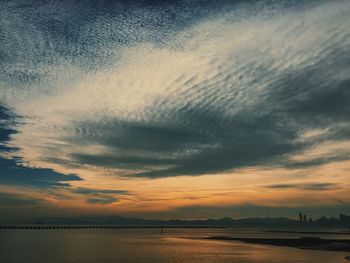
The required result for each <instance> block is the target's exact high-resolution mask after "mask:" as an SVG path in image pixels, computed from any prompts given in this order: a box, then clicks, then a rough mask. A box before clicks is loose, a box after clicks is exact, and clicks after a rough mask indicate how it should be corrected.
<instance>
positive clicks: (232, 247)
mask: <svg viewBox="0 0 350 263" xmlns="http://www.w3.org/2000/svg"><path fill="white" fill-rule="evenodd" d="M225 231H226V232H225ZM222 234H230V235H232V234H234V235H237V236H258V235H262V234H263V233H261V232H259V231H237V230H213V229H211V230H206V229H192V230H190V229H185V230H181V229H177V230H174V229H173V230H165V232H164V233H163V234H161V232H160V231H159V230H116V231H111V230H39V231H35V230H28V231H25V230H2V231H0V245H1V246H0V262H6V263H18V262H28V263H34V262H35V263H41V262H45V263H46V262H53V263H56V262H65V263H66V262H67V263H110V262H126V263H128V262H152V263H153V262H155V263H157V262H159V263H160V262H162V263H163V262H169V263H178V262H181V263H187V262H194V263H196V262H198V263H199V262H201V263H203V262H204V263H205V262H242V263H252V262H334V263H338V262H348V261H347V260H346V259H345V257H346V256H349V255H348V254H346V253H343V252H328V251H312V250H302V249H295V248H288V247H275V246H265V245H253V244H244V243H240V242H235V241H217V240H203V239H200V238H199V237H203V236H210V235H222ZM265 234H266V233H265ZM270 235H280V234H278V233H270ZM265 237H266V235H265Z"/></svg>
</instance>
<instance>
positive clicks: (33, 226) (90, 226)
mask: <svg viewBox="0 0 350 263" xmlns="http://www.w3.org/2000/svg"><path fill="white" fill-rule="evenodd" d="M177 228H186V229H188V228H227V227H222V226H169V225H164V226H142V225H0V229H161V230H162V229H177Z"/></svg>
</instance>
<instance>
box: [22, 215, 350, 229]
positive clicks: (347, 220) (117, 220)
mask: <svg viewBox="0 0 350 263" xmlns="http://www.w3.org/2000/svg"><path fill="white" fill-rule="evenodd" d="M22 223H23V224H49V225H53V224H55V225H120V226H187V227H189V226H198V227H269V228H271V227H300V226H305V227H306V226H307V227H346V228H347V227H349V226H350V216H346V215H340V216H339V218H325V217H321V218H319V219H317V220H315V221H313V222H300V221H298V220H293V219H288V218H283V217H280V218H243V219H232V218H230V217H225V218H221V219H205V220H149V219H137V218H126V217H119V216H103V217H101V216H100V217H61V218H40V219H35V220H31V221H26V222H22Z"/></svg>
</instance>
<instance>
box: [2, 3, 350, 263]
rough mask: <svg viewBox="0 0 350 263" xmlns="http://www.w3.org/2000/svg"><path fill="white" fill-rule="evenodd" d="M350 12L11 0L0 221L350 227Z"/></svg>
mask: <svg viewBox="0 0 350 263" xmlns="http://www.w3.org/2000/svg"><path fill="white" fill-rule="evenodd" d="M349 14H350V1H346V0H335V1H329V0H318V1H316V0H306V1H294V0H292V1H288V0H253V1H242V0H235V1H230V0H223V1H219V0H217V1H214V0H208V1H205V0H176V1H170V0H165V1H160V0H140V1H138V0H126V1H122V0H120V1H119V0H118V1H109V0H87V1H79V0H73V1H70V0H38V1H34V0H29V1H22V0H8V1H2V2H1V3H0V68H1V70H0V225H2V224H17V223H21V222H36V221H39V222H40V220H36V219H40V218H41V219H42V218H46V219H47V218H53V219H55V218H56V219H59V218H62V220H63V219H64V218H79V217H81V218H82V217H91V218H94V217H95V218H99V217H100V218H103V217H107V216H111V217H113V216H114V217H123V218H129V219H145V220H155V219H157V220H163V221H167V220H176V219H179V220H185V221H186V220H204V221H205V220H207V219H215V220H218V219H222V218H232V219H254V218H260V219H266V218H275V219H276V218H286V219H291V222H292V223H291V225H293V224H294V223H295V222H297V221H300V222H309V225H305V224H304V225H302V224H300V225H297V224H295V226H296V227H299V226H300V227H301V228H304V227H306V226H308V227H314V228H317V227H320V228H321V227H323V228H326V227H330V228H332V229H333V228H336V227H339V228H342V229H347V227H350V226H347V224H348V223H347V222H348V221H346V220H348V219H346V218H347V217H346V216H349V215H350V180H349V178H350V177H349V173H350V132H349V131H350V15H349ZM300 214H302V215H303V216H302V218H301V219H300ZM304 215H305V218H304ZM342 216H343V217H342ZM320 218H326V219H320ZM332 218H333V219H332ZM344 218H345V219H344ZM318 219H320V221H317V220H318ZM328 219H329V222H328V221H327V220H328ZM315 220H316V221H317V222H318V223H316V222H315ZM322 220H325V221H322ZM332 220H333V221H332ZM248 221H249V220H248ZM248 221H247V222H248ZM294 221H295V222H294ZM326 221H327V223H325V222H326ZM266 222H269V221H264V220H261V221H259V220H257V224H256V225H257V226H259V224H265V223H266ZM273 222H276V224H277V225H278V221H273ZM286 222H289V221H288V220H287V221H286ZM339 222H342V223H339ZM231 223H232V222H231ZM231 223H230V222H229V224H228V226H231V225H230V224H231ZM270 223H271V222H270ZM328 223H329V224H328ZM338 223H339V224H338ZM232 224H234V223H232ZM247 224H248V225H249V223H247ZM254 224H255V223H254ZM293 226H294V225H293ZM285 227H286V228H288V224H286V225H285ZM327 231H328V230H327ZM327 231H326V232H325V233H327ZM342 231H345V230H342ZM232 240H233V239H232ZM236 241H237V240H236ZM250 241H251V240H250ZM250 241H249V242H250ZM118 242H119V241H118ZM264 242H265V241H264ZM266 242H267V241H266ZM268 242H270V241H268ZM303 242H304V241H303ZM281 243H282V244H284V241H281ZM302 244H303V243H302ZM302 244H301V245H300V244H299V243H298V244H297V245H295V247H298V248H299V247H302ZM143 247H146V246H143ZM334 249H335V250H336V249H338V248H333V247H332V248H331V249H330V250H334ZM167 253H168V252H166V253H165V254H167ZM169 253H170V252H169ZM247 253H248V252H247ZM282 254H283V253H282ZM282 254H281V255H282ZM130 255H131V254H130ZM169 255H171V253H170V254H169ZM266 255H268V253H267V254H266ZM276 255H277V254H276ZM278 255H280V254H278ZM343 258H344V257H343ZM0 260H1V257H0ZM101 262H102V263H103V261H101ZM155 262H156V261H155ZM166 262H168V261H166ZM169 262H170V261H169ZM230 262H231V261H230ZM242 262H243V261H242ZM244 262H245V261H244ZM249 262H250V261H249ZM276 262H277V261H276ZM6 263H7V262H6Z"/></svg>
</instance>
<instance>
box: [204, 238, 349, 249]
mask: <svg viewBox="0 0 350 263" xmlns="http://www.w3.org/2000/svg"><path fill="white" fill-rule="evenodd" d="M207 239H214V240H234V241H240V242H244V243H252V244H265V245H273V246H287V247H295V248H301V249H313V250H328V251H346V252H350V239H321V238H317V237H302V238H236V237H229V236H212V237H207Z"/></svg>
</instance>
